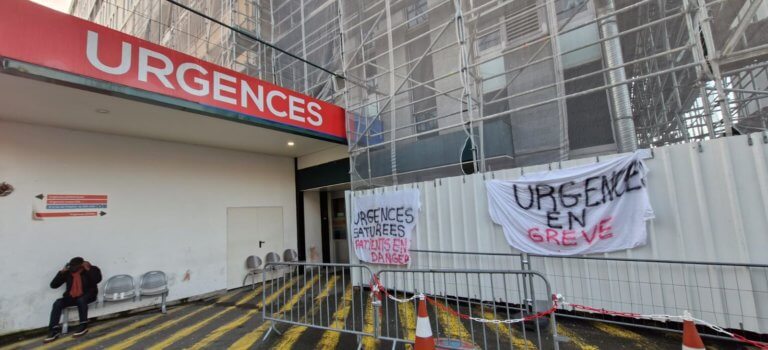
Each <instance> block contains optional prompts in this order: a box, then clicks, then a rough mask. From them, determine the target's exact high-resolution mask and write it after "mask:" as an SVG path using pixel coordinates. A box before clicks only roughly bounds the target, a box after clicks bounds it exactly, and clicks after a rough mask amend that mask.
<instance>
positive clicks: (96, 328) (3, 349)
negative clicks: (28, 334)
mask: <svg viewBox="0 0 768 350" xmlns="http://www.w3.org/2000/svg"><path fill="white" fill-rule="evenodd" d="M174 311H176V310H174ZM133 321H134V320H133V319H132V318H131V319H126V320H121V321H119V322H109V321H105V322H106V323H102V324H100V325H98V326H94V327H90V328H89V329H90V331H91V332H92V333H95V332H99V331H101V330H102V329H107V328H110V327H118V326H120V325H123V324H126V323H128V322H133ZM75 339H77V338H74V337H65V338H61V339H59V340H56V341H55V342H53V343H48V344H45V345H40V346H38V347H36V349H48V348H50V347H53V346H58V345H61V344H66V343H69V342H71V341H74V340H75ZM42 342H43V338H32V339H29V340H25V341H22V342H20V343H14V344H10V345H6V346H3V347H0V349H1V350H11V349H20V348H23V347H25V346H28V345H31V344H33V343H42Z"/></svg>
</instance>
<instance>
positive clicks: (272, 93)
mask: <svg viewBox="0 0 768 350" xmlns="http://www.w3.org/2000/svg"><path fill="white" fill-rule="evenodd" d="M275 96H279V97H280V98H281V99H283V100H285V99H286V98H287V97H288V96H285V94H284V93H282V91H280V90H272V91H270V92H268V93H267V108H269V112H270V113H272V114H274V115H276V116H278V117H280V118H285V116H286V115H288V113H287V112H285V111H278V110H275V106H274V105H273V104H272V99H274V98H275Z"/></svg>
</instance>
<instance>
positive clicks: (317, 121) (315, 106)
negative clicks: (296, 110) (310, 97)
mask: <svg viewBox="0 0 768 350" xmlns="http://www.w3.org/2000/svg"><path fill="white" fill-rule="evenodd" d="M320 109H321V107H320V104H319V103H317V102H310V103H308V104H307V112H309V114H310V115H312V117H314V118H312V117H309V118H307V121H308V122H309V123H310V124H312V125H314V126H320V125H321V124H323V116H322V115H320Z"/></svg>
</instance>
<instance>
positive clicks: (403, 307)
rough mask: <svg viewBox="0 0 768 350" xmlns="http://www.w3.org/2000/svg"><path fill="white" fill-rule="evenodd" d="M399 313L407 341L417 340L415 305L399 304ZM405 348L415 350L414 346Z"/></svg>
mask: <svg viewBox="0 0 768 350" xmlns="http://www.w3.org/2000/svg"><path fill="white" fill-rule="evenodd" d="M397 313H398V314H399V316H400V324H401V325H402V326H403V335H405V339H408V340H416V313H415V312H413V303H398V304H397ZM405 348H406V349H413V346H412V345H411V344H406V345H405Z"/></svg>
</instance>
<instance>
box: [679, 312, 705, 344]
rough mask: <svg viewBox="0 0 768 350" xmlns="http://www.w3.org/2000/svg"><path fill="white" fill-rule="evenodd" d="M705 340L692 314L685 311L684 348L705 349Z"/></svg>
mask: <svg viewBox="0 0 768 350" xmlns="http://www.w3.org/2000/svg"><path fill="white" fill-rule="evenodd" d="M704 349H705V348H704V342H703V341H701V336H699V331H697V330H696V324H695V323H693V318H692V317H691V314H690V313H688V311H686V312H685V313H683V350H704Z"/></svg>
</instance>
